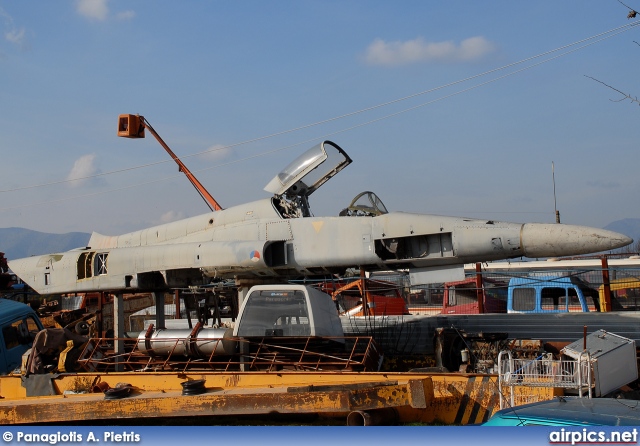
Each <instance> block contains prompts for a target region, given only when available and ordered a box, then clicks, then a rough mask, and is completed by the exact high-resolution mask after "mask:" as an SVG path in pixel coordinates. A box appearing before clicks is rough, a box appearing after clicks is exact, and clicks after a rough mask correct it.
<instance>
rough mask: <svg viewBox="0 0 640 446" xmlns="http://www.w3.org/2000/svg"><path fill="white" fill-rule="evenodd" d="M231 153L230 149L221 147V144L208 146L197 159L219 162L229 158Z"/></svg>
mask: <svg viewBox="0 0 640 446" xmlns="http://www.w3.org/2000/svg"><path fill="white" fill-rule="evenodd" d="M232 153H233V151H232V150H231V149H230V148H227V147H225V146H223V145H222V144H214V145H212V146H210V147H209V148H208V149H207V150H206V151H205V152H202V153H201V154H200V155H199V158H201V159H203V160H207V161H219V160H223V159H225V158H229V157H230V156H231V155H232Z"/></svg>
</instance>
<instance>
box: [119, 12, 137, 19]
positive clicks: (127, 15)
mask: <svg viewBox="0 0 640 446" xmlns="http://www.w3.org/2000/svg"><path fill="white" fill-rule="evenodd" d="M135 16H136V13H135V11H131V10H127V11H122V12H119V13H117V14H116V18H117V19H118V20H131V19H133V18H134V17H135Z"/></svg>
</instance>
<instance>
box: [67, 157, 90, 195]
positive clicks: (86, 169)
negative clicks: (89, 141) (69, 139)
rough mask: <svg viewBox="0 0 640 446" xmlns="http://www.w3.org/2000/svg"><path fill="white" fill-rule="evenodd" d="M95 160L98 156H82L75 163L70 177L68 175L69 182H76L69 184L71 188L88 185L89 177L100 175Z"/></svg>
mask: <svg viewBox="0 0 640 446" xmlns="http://www.w3.org/2000/svg"><path fill="white" fill-rule="evenodd" d="M95 159H96V155H95V154H93V153H92V154H90V155H84V156H81V157H80V158H78V159H77V160H76V161H75V163H73V167H72V168H71V171H70V172H69V175H67V180H76V181H71V182H70V183H69V185H70V186H71V187H80V186H82V185H84V184H86V183H87V181H88V180H89V179H90V178H89V177H91V176H93V175H95V174H97V173H98V169H97V168H96V166H95V164H94V162H95Z"/></svg>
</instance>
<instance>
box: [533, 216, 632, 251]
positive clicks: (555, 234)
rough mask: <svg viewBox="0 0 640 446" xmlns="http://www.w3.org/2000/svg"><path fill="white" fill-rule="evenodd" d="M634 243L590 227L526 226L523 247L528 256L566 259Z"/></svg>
mask: <svg viewBox="0 0 640 446" xmlns="http://www.w3.org/2000/svg"><path fill="white" fill-rule="evenodd" d="M630 243H633V239H631V238H629V237H627V236H626V235H624V234H619V233H617V232H613V231H608V230H606V229H597V228H590V227H588V226H576V225H564V224H543V223H527V224H525V225H524V226H523V228H522V246H523V248H524V252H525V255H526V256H527V257H563V256H574V255H580V254H591V253H596V252H602V251H610V250H612V249H617V248H622V247H623V246H627V245H628V244H630Z"/></svg>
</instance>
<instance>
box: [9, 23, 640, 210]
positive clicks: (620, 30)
mask: <svg viewBox="0 0 640 446" xmlns="http://www.w3.org/2000/svg"><path fill="white" fill-rule="evenodd" d="M638 24H640V21H636V22H633V23H629V24H627V25H623V26H620V27H617V28H612V29H610V30H608V31H605V32H602V33H599V34H596V35H593V36H591V37H588V38H586V39H581V40H578V41H576V42H573V43H571V44H568V45H564V46H561V47H558V48H555V49H553V50H550V51H546V52H543V53H540V54H538V55H535V56H531V57H528V58H525V59H522V60H520V61H517V62H513V63H510V64H507V65H503V66H502V67H499V68H494V69H492V70H488V71H485V72H483V73H480V74H476V75H474V76H470V77H467V78H464V79H461V80H458V81H454V82H451V83H448V84H444V85H441V86H439V87H435V88H432V89H429V90H424V91H421V92H419V93H415V94H412V95H409V96H404V97H402V98H399V99H395V100H392V101H388V102H384V103H381V104H378V105H375V106H372V107H368V108H364V109H361V110H358V111H355V112H351V113H347V114H343V115H339V116H336V117H333V118H329V119H325V120H322V121H317V122H315V123H312V124H307V125H304V126H300V127H296V128H293V129H289V130H284V131H281V132H277V133H272V134H270V135H266V136H261V137H258V138H253V139H249V140H245V141H242V142H238V143H235V144H230V145H228V146H224V147H218V148H216V149H212V150H206V151H202V152H198V153H194V154H191V155H185V156H182V157H180V158H181V159H185V158H189V157H193V156H199V155H202V154H206V153H211V152H215V151H218V150H226V149H229V148H233V147H238V146H241V145H245V144H249V143H253V142H257V141H262V140H265V139H268V138H273V137H275V136H281V135H284V134H288V133H293V132H296V131H300V130H303V129H307V128H310V127H315V126H319V125H322V124H326V123H329V122H332V121H336V120H339V119H343V118H347V117H351V116H355V115H358V114H362V113H366V112H368V111H372V110H375V109H378V108H382V107H385V106H388V105H392V104H396V103H399V102H402V101H406V100H409V99H413V98H416V97H418V96H421V95H425V94H428V93H433V92H435V91H438V90H442V89H444V88H448V87H451V86H454V85H457V84H461V83H464V82H468V81H470V80H473V79H477V78H480V77H482V76H486V75H488V74H492V73H496V72H499V71H502V70H505V69H507V68H511V67H514V66H517V65H520V64H523V63H526V62H529V61H532V60H535V59H538V58H540V57H544V56H547V55H550V54H553V53H557V52H558V51H562V50H565V49H568V48H571V47H574V46H576V45H580V44H583V43H584V45H582V46H579V47H577V48H574V49H571V50H569V51H566V52H564V53H561V54H558V55H556V56H553V57H550V58H548V59H545V60H543V61H540V62H537V63H535V64H532V65H529V66H526V67H524V68H520V69H518V70H515V71H512V72H510V73H507V74H504V75H502V76H498V77H496V78H493V79H490V80H488V81H485V82H482V83H480V84H476V85H474V86H471V87H469V88H465V89H463V90H459V91H457V92H454V93H451V94H448V95H445V96H441V97H439V98H436V99H433V100H431V101H428V102H425V103H422V104H418V105H416V106H413V107H410V108H406V109H404V110H400V111H398V112H395V113H391V114H388V115H385V116H382V117H379V118H376V119H373V120H370V121H367V122H364V123H360V124H356V125H354V126H351V127H348V128H344V129H341V130H337V131H335V132H331V133H325V134H323V135H320V136H317V137H314V138H309V139H306V140H304V141H300V142H298V143H295V144H292V145H288V146H285V147H281V148H278V149H274V150H270V151H267V152H262V153H259V154H256V155H252V156H249V157H245V158H242V159H238V160H234V161H230V162H227V163H223V164H218V165H215V166H211V167H207V168H203V169H199V170H194V172H196V173H197V172H204V171H207V170H211V169H215V168H219V167H223V166H227V165H230V164H235V163H238V162H243V161H247V160H250V159H254V158H258V157H263V156H267V155H271V154H273V153H276V152H280V151H283V150H287V149H291V148H293V147H297V146H299V145H302V144H305V143H307V142H310V141H317V140H319V139H326V138H327V137H329V136H333V135H336V134H339V133H344V132H347V131H351V130H354V129H356V128H360V127H364V126H367V125H371V124H373V123H375V122H379V121H382V120H384V119H389V118H391V117H394V116H398V115H400V114H403V113H407V112H409V111H413V110H416V109H418V108H421V107H425V106H427V105H430V104H433V103H435V102H439V101H442V100H444V99H448V98H451V97H453V96H457V95H459V94H462V93H465V92H468V91H471V90H474V89H476V88H479V87H482V86H485V85H488V84H491V83H494V82H497V81H498V80H501V79H504V78H506V77H509V76H513V75H515V74H518V73H520V72H523V71H526V70H529V69H531V68H534V67H537V66H539V65H542V64H544V63H547V62H550V61H552V60H555V59H558V58H560V57H564V56H566V55H568V54H571V53H574V52H576V51H579V50H581V49H584V48H586V47H588V46H591V45H594V44H596V43H599V42H601V41H603V40H606V39H609V38H611V37H614V36H616V35H618V34H621V33H623V32H626V31H629V30H630V29H631V28H632V27H634V26H637V25H638ZM590 41H591V42H590ZM585 42H588V43H585ZM171 161H172V160H163V161H157V162H153V163H148V164H143V165H139V166H133V167H128V168H123V169H118V170H113V171H109V172H104V173H99V174H94V175H88V176H85V177H78V178H73V179H66V180H59V181H53V182H49V183H43V184H36V185H30V186H23V187H19V188H13V189H5V190H0V193H2V192H5V193H7V192H17V191H22V190H27V189H35V188H39V187H45V186H52V185H58V184H64V183H69V182H72V181H80V180H87V179H92V178H98V177H101V176H106V175H112V174H116V173H123V172H128V171H132V170H136V169H141V168H145V167H151V166H156V165H159V164H163V163H167V162H171ZM178 176H180V175H173V176H169V177H165V178H161V179H157V180H153V181H150V182H145V183H139V184H135V185H130V186H125V187H121V188H116V189H109V190H107V191H101V192H95V193H90V194H82V195H77V196H73V197H68V198H61V199H58V200H54V201H47V202H46V203H52V202H60V201H65V200H75V199H78V198H82V197H90V196H95V195H100V194H103V193H110V192H115V191H120V190H124V189H131V188H134V187H140V186H145V185H148V184H152V183H157V182H160V181H166V180H169V179H173V178H176V177H178ZM40 204H44V203H34V204H25V205H19V206H12V207H7V208H0V210H12V209H18V208H23V207H28V206H35V205H40Z"/></svg>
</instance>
